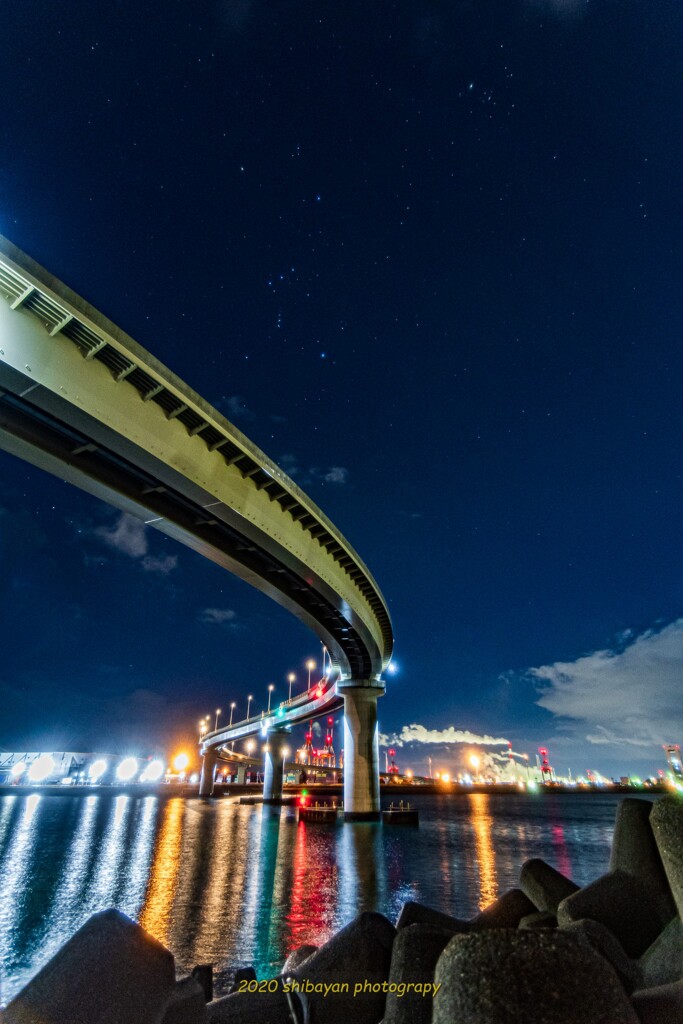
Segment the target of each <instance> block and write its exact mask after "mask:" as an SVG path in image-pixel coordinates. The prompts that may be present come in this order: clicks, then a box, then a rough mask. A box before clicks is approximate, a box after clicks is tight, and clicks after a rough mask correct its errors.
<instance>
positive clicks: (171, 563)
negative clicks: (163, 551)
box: [142, 555, 178, 576]
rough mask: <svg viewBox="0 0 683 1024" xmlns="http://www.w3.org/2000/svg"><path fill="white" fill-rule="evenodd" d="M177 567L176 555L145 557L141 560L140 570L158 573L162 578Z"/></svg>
mask: <svg viewBox="0 0 683 1024" xmlns="http://www.w3.org/2000/svg"><path fill="white" fill-rule="evenodd" d="M177 565H178V556H177V555H160V556H159V557H158V558H157V557H155V556H154V555H147V556H146V557H145V558H143V559H142V568H143V569H144V570H145V572H158V573H160V574H161V575H162V576H168V574H169V573H170V572H173V570H174V569H175V568H176V566H177Z"/></svg>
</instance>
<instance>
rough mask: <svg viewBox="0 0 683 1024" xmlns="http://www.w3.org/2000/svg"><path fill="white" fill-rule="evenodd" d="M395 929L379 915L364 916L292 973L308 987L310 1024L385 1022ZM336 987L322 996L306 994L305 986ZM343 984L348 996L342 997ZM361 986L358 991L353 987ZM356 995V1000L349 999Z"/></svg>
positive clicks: (345, 993) (334, 937)
mask: <svg viewBox="0 0 683 1024" xmlns="http://www.w3.org/2000/svg"><path fill="white" fill-rule="evenodd" d="M395 935H396V929H395V928H394V926H393V924H392V923H391V922H390V921H387V919H386V917H383V916H382V915H381V914H373V913H365V914H360V915H359V916H358V917H357V918H355V919H354V920H353V921H351V923H350V924H347V925H346V927H345V928H342V929H341V931H339V932H337V934H336V935H333V936H332V938H331V939H330V940H329V941H328V942H326V943H325V944H324V945H323V946H321V947H320V949H319V950H318V951H317V953H314V954H313V955H312V956H310V957H309V958H308V959H307V960H305V961H304V963H303V964H301V966H300V967H299V968H298V970H297V971H295V972H294V976H295V977H296V978H297V979H298V980H299V981H301V982H308V983H309V984H308V985H306V988H305V992H306V994H307V996H308V998H309V1001H310V1004H311V1020H312V1024H316V1021H324V1022H325V1024H349V1021H353V1022H354V1024H377V1022H378V1021H380V1020H381V1019H382V1017H383V1016H384V1004H385V1000H386V992H385V991H384V985H383V982H385V981H388V979H389V968H390V965H391V950H392V946H393V943H394V937H395ZM325 983H326V984H327V985H333V986H334V985H336V986H337V991H335V990H334V989H332V990H330V991H328V993H327V994H326V995H324V996H323V995H322V994H320V993H319V992H312V993H311V992H310V984H313V985H316V984H325ZM344 983H348V986H349V989H348V991H346V992H344V991H342V989H343V985H344ZM359 984H362V986H363V989H362V991H357V989H356V986H357V985H359ZM354 993H355V994H354Z"/></svg>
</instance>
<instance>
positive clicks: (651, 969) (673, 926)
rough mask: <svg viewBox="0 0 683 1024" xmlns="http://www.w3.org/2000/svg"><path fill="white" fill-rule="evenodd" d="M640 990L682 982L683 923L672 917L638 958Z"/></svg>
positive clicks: (678, 918)
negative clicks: (640, 973)
mask: <svg viewBox="0 0 683 1024" xmlns="http://www.w3.org/2000/svg"><path fill="white" fill-rule="evenodd" d="M640 969H641V971H642V978H643V981H642V988H655V987H657V986H659V985H669V984H671V982H674V981H681V980H683V921H681V919H680V917H674V919H673V921H669V923H668V925H667V926H666V928H665V929H664V931H663V932H662V933H661V934H660V935H658V936H657V938H656V939H655V941H654V942H653V943H652V945H651V946H650V948H649V949H646V950H645V952H644V953H643V955H642V957H641V958H640Z"/></svg>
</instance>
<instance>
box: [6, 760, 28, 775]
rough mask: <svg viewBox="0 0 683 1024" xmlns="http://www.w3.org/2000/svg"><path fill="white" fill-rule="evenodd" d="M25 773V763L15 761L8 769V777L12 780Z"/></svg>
mask: <svg viewBox="0 0 683 1024" xmlns="http://www.w3.org/2000/svg"><path fill="white" fill-rule="evenodd" d="M25 771H26V761H16V762H15V763H14V764H13V765H12V767H11V768H10V775H11V776H12V778H13V779H18V778H19V776H20V775H21V774H22V772H25Z"/></svg>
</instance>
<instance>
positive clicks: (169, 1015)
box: [161, 978, 206, 1024]
mask: <svg viewBox="0 0 683 1024" xmlns="http://www.w3.org/2000/svg"><path fill="white" fill-rule="evenodd" d="M205 1022H206V1000H205V999H204V989H203V988H202V986H201V985H200V984H199V982H198V981H197V979H196V978H183V980H182V981H179V982H178V983H177V984H176V987H175V989H174V990H173V995H172V996H171V999H170V1001H169V1003H168V1005H167V1007H166V1012H165V1013H164V1016H163V1017H162V1019H161V1024H205Z"/></svg>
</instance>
